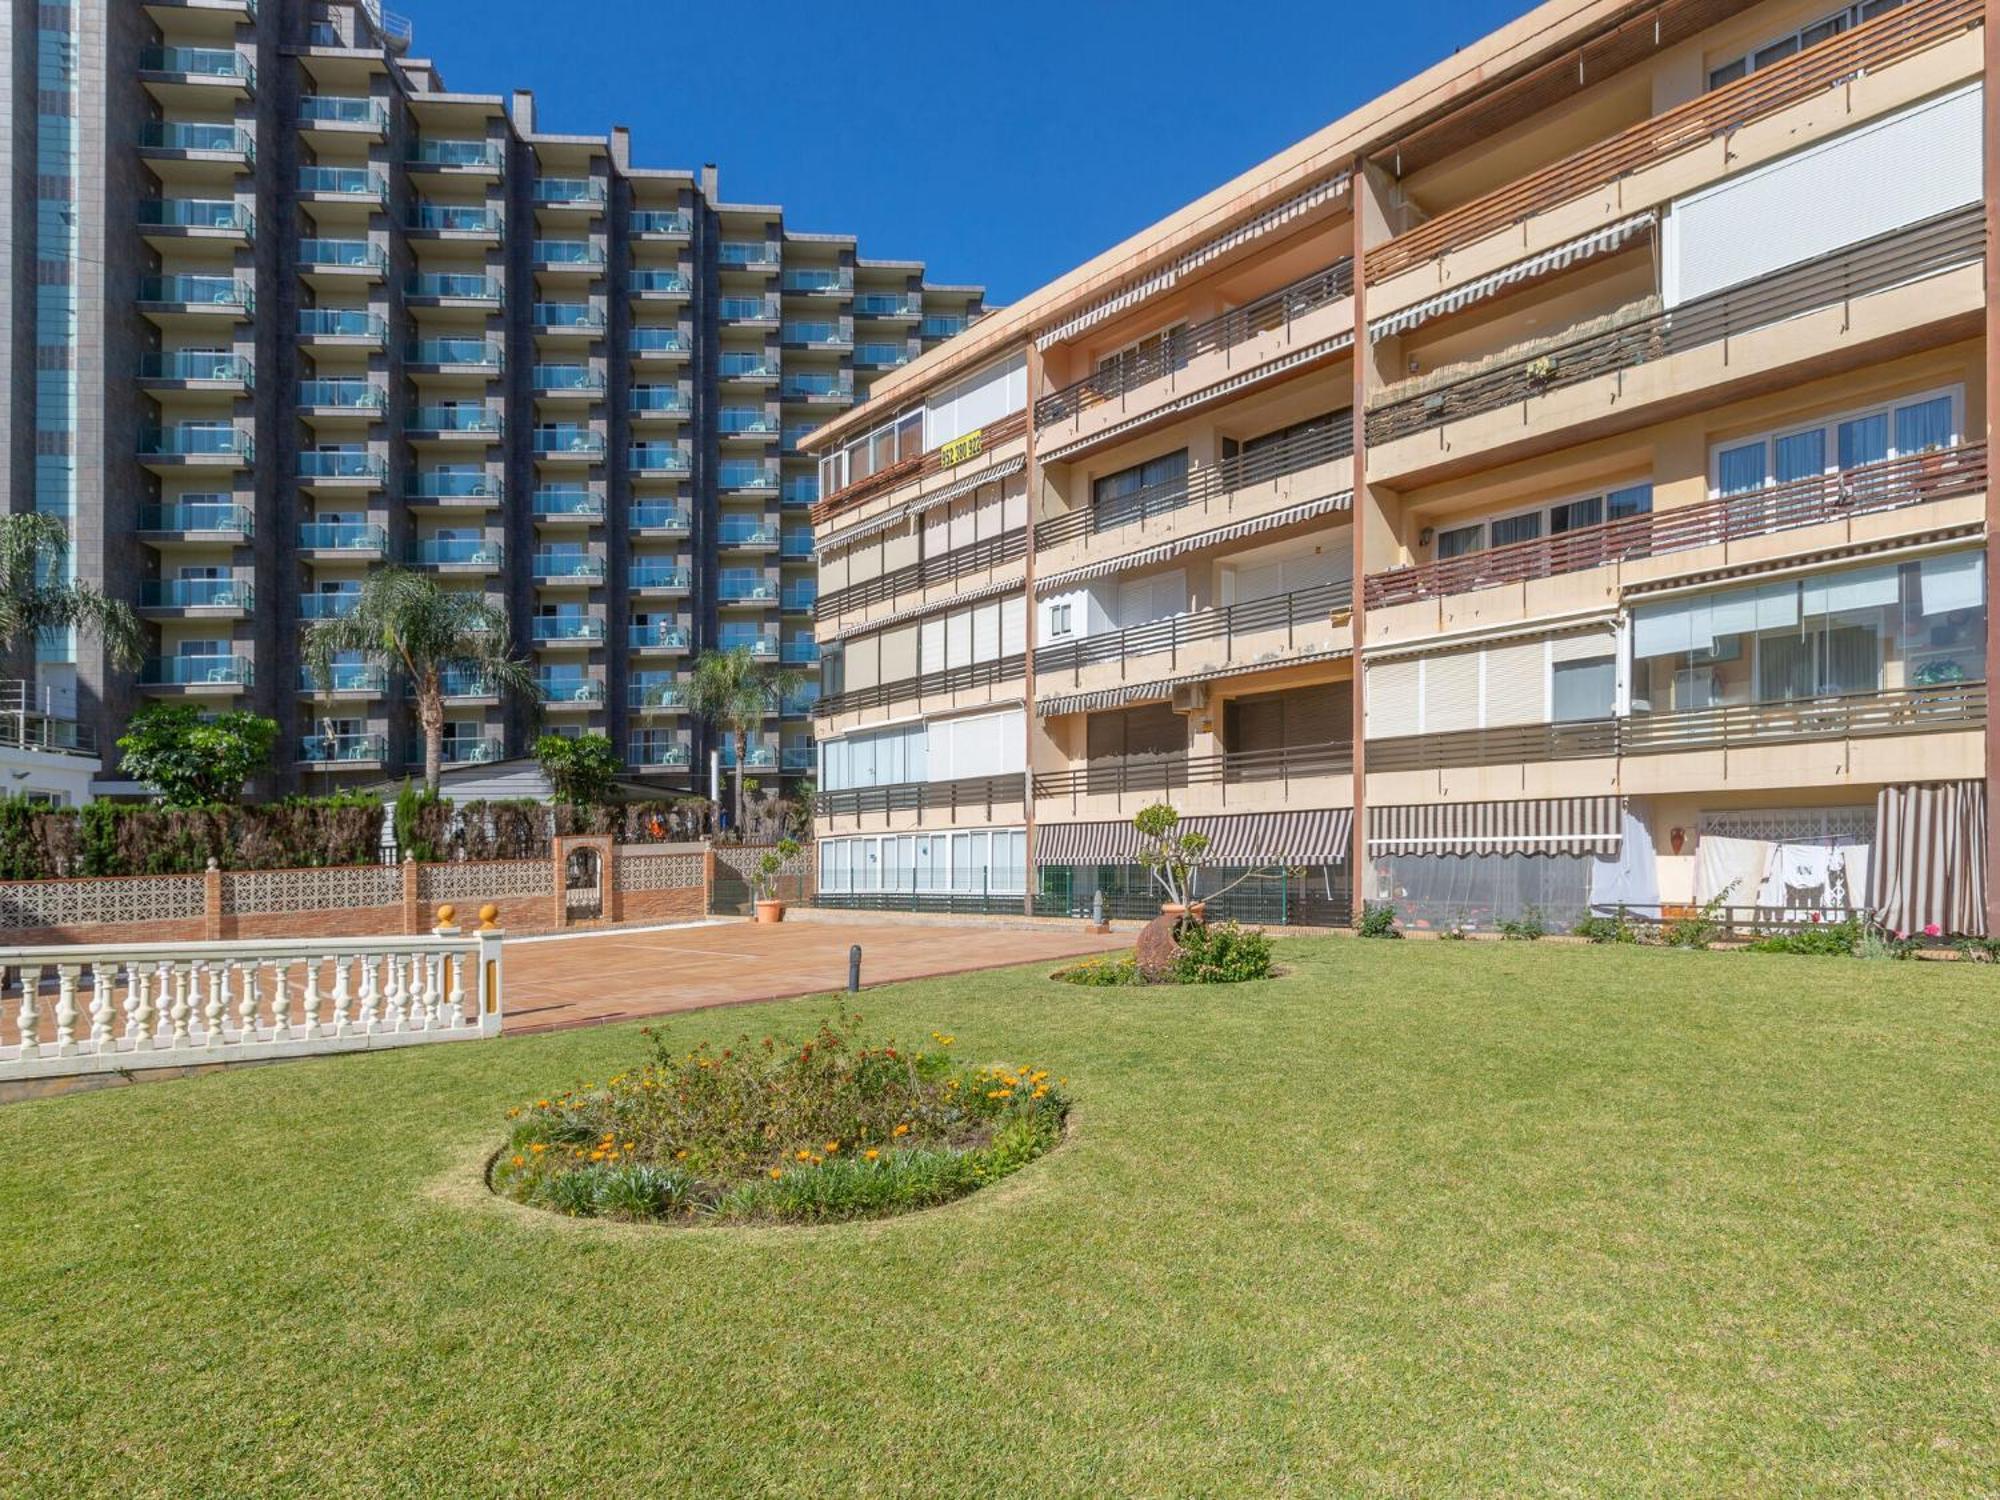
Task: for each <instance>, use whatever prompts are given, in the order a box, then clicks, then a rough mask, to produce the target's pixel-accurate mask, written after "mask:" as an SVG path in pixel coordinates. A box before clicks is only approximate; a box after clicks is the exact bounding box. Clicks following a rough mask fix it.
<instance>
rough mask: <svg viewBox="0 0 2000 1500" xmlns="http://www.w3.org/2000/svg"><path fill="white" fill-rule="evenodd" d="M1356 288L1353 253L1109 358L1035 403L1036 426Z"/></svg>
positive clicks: (1243, 339)
mask: <svg viewBox="0 0 2000 1500" xmlns="http://www.w3.org/2000/svg"><path fill="white" fill-rule="evenodd" d="M1353 291H1354V260H1353V257H1352V256H1348V257H1345V258H1343V259H1341V260H1338V261H1335V262H1334V263H1333V264H1332V265H1330V266H1328V267H1327V268H1326V269H1324V270H1321V271H1315V272H1313V273H1312V275H1310V276H1303V277H1301V278H1299V280H1297V281H1294V282H1292V283H1291V284H1290V285H1289V286H1282V287H1280V288H1278V290H1277V291H1275V292H1271V293H1268V294H1267V295H1265V296H1262V297H1259V298H1257V299H1256V300H1255V301H1254V302H1246V303H1244V304H1243V306H1241V307H1232V308H1231V309H1230V310H1229V311H1228V312H1226V313H1222V314H1221V315H1219V316H1217V317H1213V318H1210V319H1208V321H1206V322H1204V323H1195V324H1191V325H1190V326H1188V327H1187V328H1185V329H1183V330H1182V331H1181V332H1180V333H1178V334H1176V335H1174V336H1173V337H1171V338H1165V339H1162V340H1161V341H1160V342H1159V343H1158V344H1156V345H1153V346H1152V347H1150V348H1147V349H1145V350H1144V351H1143V352H1140V353H1135V354H1130V355H1125V356H1120V357H1116V358H1114V359H1112V360H1110V361H1107V362H1106V364H1105V365H1104V366H1103V367H1102V368H1101V369H1098V370H1094V371H1092V372H1091V373H1090V374H1088V375H1086V376H1084V377H1083V379H1081V380H1078V381H1074V382H1072V383H1071V384H1069V385H1066V386H1063V387H1062V388H1061V389H1060V390H1055V391H1051V392H1049V394H1048V395H1046V396H1043V397H1042V398H1041V399H1040V400H1038V401H1036V402H1035V425H1036V426H1037V427H1047V426H1049V425H1051V424H1052V423H1055V422H1062V421H1067V420H1068V419H1069V418H1071V417H1073V416H1076V415H1077V414H1078V413H1079V412H1083V411H1088V410H1089V409H1090V408H1091V407H1093V406H1096V405H1098V404H1099V403H1100V402H1104V401H1115V400H1117V399H1118V398H1119V397H1120V396H1123V395H1125V394H1126V393H1127V392H1128V391H1135V390H1137V389H1139V388H1140V387H1141V386H1144V385H1150V384H1152V382H1154V381H1155V380H1163V379H1165V378H1166V377H1167V376H1169V375H1171V374H1172V373H1173V372H1174V371H1176V370H1178V369H1181V368H1183V367H1185V366H1186V365H1187V363H1188V362H1189V361H1190V360H1191V359H1193V358H1194V357H1195V356H1196V355H1198V354H1208V353H1211V352H1214V351H1216V350H1220V349H1231V348H1234V347H1235V346H1236V345H1238V344H1241V343H1244V342H1246V341H1247V340H1249V339H1253V338H1255V337H1257V336H1258V335H1259V334H1263V333H1269V332H1271V331H1272V330H1273V329H1277V328H1284V327H1287V326H1289V325H1290V324H1291V322H1292V321H1293V320H1294V319H1296V318H1302V317H1304V316H1305V315H1306V314H1307V313H1309V312H1311V311H1313V310H1314V309H1315V308H1320V307H1325V306H1326V305H1327V304H1329V303H1332V302H1337V301H1339V300H1340V299H1341V298H1342V297H1345V296H1348V295H1350V294H1351V293H1352V292H1353Z"/></svg>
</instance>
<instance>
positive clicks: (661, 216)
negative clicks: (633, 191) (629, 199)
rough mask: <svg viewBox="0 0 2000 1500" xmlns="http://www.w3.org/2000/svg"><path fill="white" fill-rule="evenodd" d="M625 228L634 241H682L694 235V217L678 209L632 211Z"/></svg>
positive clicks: (641, 209)
mask: <svg viewBox="0 0 2000 1500" xmlns="http://www.w3.org/2000/svg"><path fill="white" fill-rule="evenodd" d="M626 228H627V230H628V231H629V232H630V233H631V234H632V235H633V237H634V238H636V239H647V240H684V239H687V238H688V237H689V236H690V235H692V234H693V233H694V216H693V215H692V214H689V213H686V212H684V211H682V210H680V209H677V208H676V209H656V208H640V209H634V210H633V211H632V215H631V217H630V218H629V219H627V220H626Z"/></svg>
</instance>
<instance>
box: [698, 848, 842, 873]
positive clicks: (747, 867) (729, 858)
mask: <svg viewBox="0 0 2000 1500" xmlns="http://www.w3.org/2000/svg"><path fill="white" fill-rule="evenodd" d="M772 847H773V846H772V845H770V844H717V845H716V846H715V863H716V864H717V866H719V867H720V868H721V869H724V870H730V871H733V872H734V873H735V874H736V876H737V877H738V878H739V879H742V880H746V881H747V880H749V879H750V878H751V877H752V876H754V875H755V874H756V873H757V864H758V861H760V860H761V859H763V857H764V856H765V855H766V854H768V853H769V852H770V851H771V849H772ZM817 858H818V855H817V854H816V853H815V852H814V849H813V846H812V845H811V844H806V845H804V846H803V847H801V848H800V850H799V852H798V853H797V854H794V855H793V856H792V857H791V858H790V859H788V860H786V861H785V862H784V863H783V864H782V865H780V866H779V867H778V876H779V878H780V879H783V878H785V877H787V876H792V875H799V876H803V875H805V874H807V873H808V872H810V871H811V870H812V869H813V861H814V860H815V859H817Z"/></svg>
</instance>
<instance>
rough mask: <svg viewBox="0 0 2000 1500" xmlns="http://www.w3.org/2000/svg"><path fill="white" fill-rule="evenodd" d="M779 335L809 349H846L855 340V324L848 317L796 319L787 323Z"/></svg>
mask: <svg viewBox="0 0 2000 1500" xmlns="http://www.w3.org/2000/svg"><path fill="white" fill-rule="evenodd" d="M779 337H780V338H781V339H783V340H784V342H785V343H787V344H798V345H801V346H803V347H805V348H808V349H844V348H846V347H847V346H848V345H849V344H851V343H853V342H854V325H853V324H852V323H851V322H849V321H848V320H847V319H846V318H840V319H837V320H828V319H822V318H813V319H794V320H793V321H791V322H789V323H787V324H785V326H784V330H783V332H782V333H780V334H779Z"/></svg>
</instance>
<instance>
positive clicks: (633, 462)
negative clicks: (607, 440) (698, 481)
mask: <svg viewBox="0 0 2000 1500" xmlns="http://www.w3.org/2000/svg"><path fill="white" fill-rule="evenodd" d="M627 466H628V467H629V468H630V469H631V471H632V472H633V473H634V474H637V475H642V476H644V477H646V478H649V479H651V478H662V477H668V478H674V477H685V476H686V475H687V474H689V473H691V472H692V471H693V468H694V460H693V457H692V454H691V453H690V451H689V449H688V448H687V446H686V445H685V444H682V443H634V444H633V445H632V447H631V450H630V452H629V453H628V454H627Z"/></svg>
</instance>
